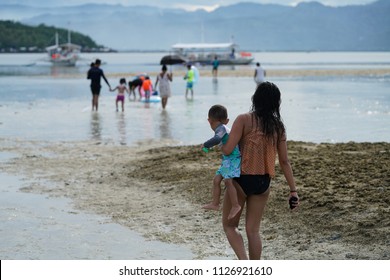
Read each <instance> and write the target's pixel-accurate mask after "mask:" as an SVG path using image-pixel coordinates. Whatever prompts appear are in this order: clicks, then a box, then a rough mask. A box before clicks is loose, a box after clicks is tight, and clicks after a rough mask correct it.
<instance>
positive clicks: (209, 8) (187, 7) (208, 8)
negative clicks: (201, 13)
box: [173, 3, 220, 12]
mask: <svg viewBox="0 0 390 280" xmlns="http://www.w3.org/2000/svg"><path fill="white" fill-rule="evenodd" d="M173 7H174V8H179V9H183V10H186V11H196V10H205V11H207V12H212V11H214V10H215V9H217V8H219V7H220V6H219V5H212V6H206V5H191V4H184V3H180V4H175V5H174V6H173Z"/></svg>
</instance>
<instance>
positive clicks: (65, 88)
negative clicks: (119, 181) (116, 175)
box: [0, 76, 390, 145]
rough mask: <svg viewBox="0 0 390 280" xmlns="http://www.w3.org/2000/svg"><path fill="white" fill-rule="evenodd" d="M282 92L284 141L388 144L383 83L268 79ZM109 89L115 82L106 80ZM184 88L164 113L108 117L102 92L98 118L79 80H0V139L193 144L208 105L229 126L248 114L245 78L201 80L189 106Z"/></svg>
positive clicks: (177, 88)
mask: <svg viewBox="0 0 390 280" xmlns="http://www.w3.org/2000/svg"><path fill="white" fill-rule="evenodd" d="M272 81H273V82H275V83H276V84H277V85H278V86H279V88H280V89H281V92H282V98H283V99H282V105H281V111H282V117H283V119H284V121H285V124H286V127H287V133H288V138H289V139H291V140H300V141H311V142H317V143H318V142H348V141H357V142H364V141H369V142H377V141H386V142H389V141H390V92H389V88H390V79H383V80H377V79H369V78H360V79H358V78H340V79H334V78H332V79H317V80H312V79H294V80H291V79H286V78H284V79H283V78H279V79H276V78H275V79H272ZM111 83H112V84H113V85H115V81H111ZM184 89H185V81H184V80H183V79H182V78H181V77H177V78H175V80H174V82H173V83H172V92H173V96H172V97H171V98H170V99H169V101H168V107H167V109H166V110H165V111H163V110H162V109H161V105H160V104H159V103H151V104H145V103H141V102H134V101H129V99H127V100H126V103H125V112H123V113H122V112H116V111H115V94H114V93H110V92H109V91H108V89H107V87H106V86H103V89H102V94H101V97H100V104H99V106H100V107H99V112H98V113H96V112H91V108H90V103H91V95H90V93H89V88H88V82H87V81H86V80H84V79H80V78H74V79H69V78H66V79H63V78H61V79H56V78H50V77H46V76H44V77H42V76H35V77H27V76H11V77H0V102H1V103H0V129H1V131H2V137H18V138H23V139H34V140H49V141H68V140H86V139H93V140H96V141H103V142H113V143H120V144H126V145H132V144H134V143H136V142H137V141H144V140H148V139H169V140H171V141H172V142H176V143H181V144H199V143H202V141H205V139H208V137H210V136H211V134H212V131H211V130H210V128H209V125H208V122H207V112H208V109H209V107H210V106H211V105H213V104H218V103H219V104H223V105H225V106H226V107H227V108H228V111H229V117H230V120H231V122H230V125H231V124H232V121H233V120H234V118H235V117H236V116H237V114H239V113H243V112H246V111H248V110H249V108H250V98H251V96H252V94H253V91H254V83H253V81H252V79H251V78H230V77H220V78H218V80H217V81H214V80H213V79H212V78H209V77H204V78H202V80H201V81H200V82H199V83H198V84H197V85H196V87H195V98H194V99H193V100H191V99H186V98H185V97H184Z"/></svg>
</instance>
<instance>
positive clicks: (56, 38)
mask: <svg viewBox="0 0 390 280" xmlns="http://www.w3.org/2000/svg"><path fill="white" fill-rule="evenodd" d="M52 38H53V37H52ZM55 40H56V46H58V32H56V37H55Z"/></svg>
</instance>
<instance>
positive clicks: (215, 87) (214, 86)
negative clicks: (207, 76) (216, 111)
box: [213, 77, 218, 94]
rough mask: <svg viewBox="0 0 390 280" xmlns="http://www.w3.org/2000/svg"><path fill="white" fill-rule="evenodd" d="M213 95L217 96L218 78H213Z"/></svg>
mask: <svg viewBox="0 0 390 280" xmlns="http://www.w3.org/2000/svg"><path fill="white" fill-rule="evenodd" d="M213 93H214V94H218V78H217V77H214V78H213Z"/></svg>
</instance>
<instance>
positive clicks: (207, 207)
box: [202, 203, 219, 211]
mask: <svg viewBox="0 0 390 280" xmlns="http://www.w3.org/2000/svg"><path fill="white" fill-rule="evenodd" d="M202 208H203V209H207V210H216V211H218V210H219V206H218V205H215V204H212V203H209V204H206V205H203V206H202Z"/></svg>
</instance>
